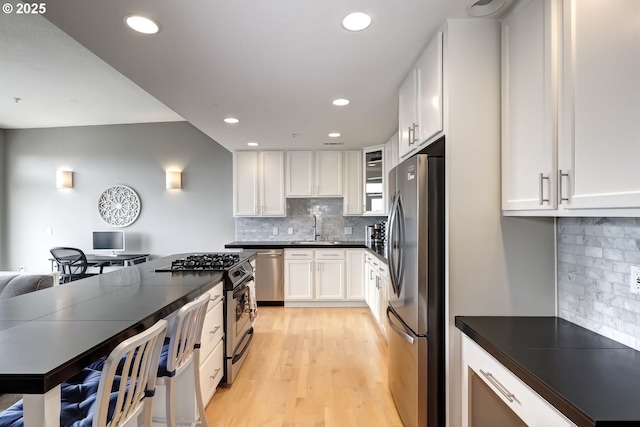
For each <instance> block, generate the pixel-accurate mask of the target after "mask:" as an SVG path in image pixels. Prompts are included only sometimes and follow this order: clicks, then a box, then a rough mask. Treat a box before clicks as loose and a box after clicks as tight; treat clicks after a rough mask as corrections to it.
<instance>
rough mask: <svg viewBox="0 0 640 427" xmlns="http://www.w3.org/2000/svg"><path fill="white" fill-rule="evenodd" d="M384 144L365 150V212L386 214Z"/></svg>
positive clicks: (368, 213)
mask: <svg viewBox="0 0 640 427" xmlns="http://www.w3.org/2000/svg"><path fill="white" fill-rule="evenodd" d="M384 151H385V150H384V146H383V145H379V146H377V147H371V148H367V149H365V150H364V157H363V166H362V168H363V170H364V214H365V215H385V214H386V212H387V204H386V194H385V185H386V182H387V177H386V175H385V173H386V170H385V158H384Z"/></svg>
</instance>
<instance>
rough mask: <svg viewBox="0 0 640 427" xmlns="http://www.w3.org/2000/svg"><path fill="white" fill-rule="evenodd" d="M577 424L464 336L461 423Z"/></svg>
mask: <svg viewBox="0 0 640 427" xmlns="http://www.w3.org/2000/svg"><path fill="white" fill-rule="evenodd" d="M497 425H508V426H511V427H520V426H529V427H536V426H540V427H548V426H554V427H575V424H573V423H572V422H571V421H570V420H569V419H568V418H567V417H565V416H564V415H563V414H562V413H561V412H560V411H558V410H557V409H556V408H554V407H553V406H552V405H551V404H550V403H549V402H547V401H546V400H544V399H543V398H542V397H541V396H540V395H539V394H537V393H536V392H535V391H533V390H532V389H531V388H530V387H529V386H528V385H526V384H525V383H524V382H522V380H520V379H519V378H518V377H517V376H516V375H515V374H513V372H511V371H510V370H508V369H507V368H506V367H505V366H504V365H502V364H501V363H500V362H498V361H497V360H496V359H495V358H494V357H493V356H491V355H490V354H489V353H487V352H486V351H485V350H484V349H483V348H482V347H480V346H479V345H478V344H476V343H475V342H474V341H473V340H471V339H470V338H469V337H467V336H466V335H463V336H462V426H463V427H474V426H497Z"/></svg>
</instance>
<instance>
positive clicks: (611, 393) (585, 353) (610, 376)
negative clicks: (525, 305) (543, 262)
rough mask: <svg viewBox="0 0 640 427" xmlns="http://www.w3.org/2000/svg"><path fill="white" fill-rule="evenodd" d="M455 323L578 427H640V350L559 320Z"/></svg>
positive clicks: (462, 319)
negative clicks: (637, 426) (639, 398)
mask: <svg viewBox="0 0 640 427" xmlns="http://www.w3.org/2000/svg"><path fill="white" fill-rule="evenodd" d="M455 324H456V327H458V329H460V330H461V331H462V332H464V333H465V334H466V335H468V336H469V337H470V338H471V339H473V340H474V341H475V342H476V343H478V344H479V345H480V346H481V347H482V348H484V349H485V350H486V351H487V352H488V353H489V354H491V355H492V356H493V357H495V358H496V359H497V360H498V361H500V363H502V364H503V365H504V366H506V367H507V368H508V369H509V370H510V371H512V372H513V373H514V374H515V375H517V376H518V377H519V378H520V379H521V380H522V381H524V382H525V383H526V384H527V385H528V386H529V387H531V388H532V389H533V390H535V391H536V392H537V393H538V394H539V395H541V396H542V397H543V398H544V399H545V400H547V401H548V402H549V403H551V405H553V406H554V407H556V408H557V409H558V410H559V411H560V412H562V413H563V414H564V415H565V416H566V417H567V418H569V419H570V420H571V421H573V422H574V423H575V424H577V425H578V426H621V425H640V404H639V402H640V401H639V400H638V393H637V389H638V386H639V385H640V352H638V351H636V350H634V349H632V348H630V347H627V346H625V345H623V344H620V343H618V342H616V341H613V340H611V339H609V338H606V337H603V336H602V335H599V334H597V333H594V332H591V331H589V330H587V329H585V328H582V327H580V326H578V325H575V324H573V323H571V322H568V321H566V320H564V319H560V318H557V317H468V316H456V322H455Z"/></svg>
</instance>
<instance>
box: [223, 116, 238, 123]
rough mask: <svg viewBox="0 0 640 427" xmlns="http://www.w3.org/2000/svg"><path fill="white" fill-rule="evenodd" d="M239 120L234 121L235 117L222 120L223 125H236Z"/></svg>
mask: <svg viewBox="0 0 640 427" xmlns="http://www.w3.org/2000/svg"><path fill="white" fill-rule="evenodd" d="M239 121H240V120H238V119H236V118H235V117H227V118H226V119H224V122H225V123H231V124H235V123H238V122H239Z"/></svg>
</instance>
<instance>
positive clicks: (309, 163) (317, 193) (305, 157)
mask: <svg viewBox="0 0 640 427" xmlns="http://www.w3.org/2000/svg"><path fill="white" fill-rule="evenodd" d="M286 175H287V176H286V181H287V185H286V194H287V197H341V196H342V152H341V151H288V152H287V173H286Z"/></svg>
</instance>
